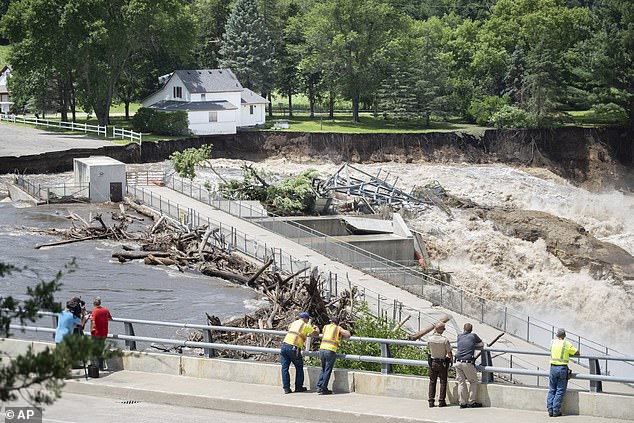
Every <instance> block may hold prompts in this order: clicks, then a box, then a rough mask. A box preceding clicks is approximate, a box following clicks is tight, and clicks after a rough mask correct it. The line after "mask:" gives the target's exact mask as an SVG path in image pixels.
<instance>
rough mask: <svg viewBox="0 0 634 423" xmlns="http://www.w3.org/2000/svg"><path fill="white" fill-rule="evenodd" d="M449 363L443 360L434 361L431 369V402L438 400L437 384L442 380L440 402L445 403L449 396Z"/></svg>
mask: <svg viewBox="0 0 634 423" xmlns="http://www.w3.org/2000/svg"><path fill="white" fill-rule="evenodd" d="M448 370H449V369H448V367H447V362H446V361H445V360H444V359H442V360H437V359H433V360H432V362H431V367H430V368H429V401H434V398H436V382H437V381H438V378H440V396H439V397H438V402H440V403H443V402H445V397H446V396H447V372H448Z"/></svg>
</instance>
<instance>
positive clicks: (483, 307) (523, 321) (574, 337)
mask: <svg viewBox="0 0 634 423" xmlns="http://www.w3.org/2000/svg"><path fill="white" fill-rule="evenodd" d="M165 183H166V185H167V186H168V187H170V188H172V189H174V190H175V191H178V192H180V193H182V194H185V195H187V196H189V197H191V198H193V199H196V200H198V201H200V202H202V203H205V204H208V205H210V206H212V207H216V208H219V207H217V205H218V204H222V205H223V208H221V210H222V211H225V212H227V213H230V214H233V215H235V216H237V217H240V218H248V219H249V222H252V223H255V224H258V225H260V226H262V227H264V228H266V229H268V230H271V231H273V232H275V233H278V234H280V235H282V236H284V237H286V238H288V239H290V240H293V241H295V242H297V243H298V244H301V245H304V246H307V247H309V248H311V249H313V250H316V251H319V252H320V253H322V254H324V255H325V256H327V257H329V258H331V259H333V260H336V261H339V262H342V263H346V264H350V265H352V266H354V267H357V268H359V269H361V270H363V271H364V272H367V273H369V274H372V275H374V276H376V277H378V278H379V279H382V280H385V281H387V282H390V283H391V284H393V285H396V286H398V287H400V288H402V289H405V290H406V291H409V292H411V293H413V294H415V295H419V296H421V297H422V298H425V299H427V300H429V301H431V302H432V303H434V304H438V305H439V306H441V307H444V308H447V309H449V310H453V311H455V312H457V313H460V314H462V315H464V316H468V317H471V318H473V319H477V320H478V321H480V322H481V323H486V324H487V325H489V326H492V327H494V328H497V329H500V330H502V331H504V332H506V333H509V334H512V335H514V336H517V337H518V338H520V339H523V340H525V341H527V342H530V343H533V344H535V345H548V343H549V342H550V340H551V339H553V337H554V335H555V332H556V329H557V327H556V326H555V325H554V324H552V323H547V322H544V321H542V320H540V319H537V318H535V317H532V316H530V315H528V314H525V313H522V312H520V311H517V310H513V309H510V308H509V307H507V306H505V305H503V304H499V303H497V302H495V301H492V300H488V299H486V298H484V297H481V296H479V295H477V294H474V293H471V292H468V291H465V290H463V289H461V288H457V287H455V286H453V285H451V284H449V283H447V282H445V281H443V280H441V279H438V278H436V277H434V276H432V275H428V274H426V273H424V272H421V271H419V270H417V269H416V268H411V267H407V266H404V265H402V264H399V263H397V262H394V261H391V260H388V259H385V258H383V257H381V256H378V255H376V254H374V253H371V252H368V251H365V250H363V249H361V248H359V247H357V246H354V245H352V244H348V243H346V242H342V241H340V240H335V239H333V238H332V237H329V236H328V235H326V234H323V233H321V232H318V231H316V230H314V229H312V228H309V227H307V226H304V225H302V224H300V223H298V222H291V221H287V220H286V219H284V218H282V217H279V216H275V215H272V214H270V213H269V214H267V213H266V212H264V213H262V212H260V211H259V210H252V209H249V207H248V205H246V204H245V203H244V202H239V201H233V202H232V201H231V200H220V199H219V196H218V194H217V193H214V192H210V191H208V190H207V189H206V188H204V187H201V186H199V185H196V184H193V183H192V182H190V181H186V180H184V179H182V178H178V177H176V176H173V175H171V176H169V177H167V176H166V177H165ZM227 203H229V204H227ZM231 203H233V205H232V204H231ZM568 336H569V339H570V340H571V342H573V343H575V344H576V346H577V348H579V349H580V350H582V351H584V352H587V353H590V354H592V353H594V354H605V355H610V354H617V355H623V354H622V353H620V352H619V351H617V350H615V349H613V348H610V347H608V346H606V345H602V344H600V343H598V342H595V341H593V340H591V339H588V338H586V337H583V336H581V335H579V334H575V333H574V332H571V331H568ZM606 365H607V363H606ZM630 365H631V366H634V365H632V364H631V363H630ZM606 371H607V369H606ZM630 371H631V368H630Z"/></svg>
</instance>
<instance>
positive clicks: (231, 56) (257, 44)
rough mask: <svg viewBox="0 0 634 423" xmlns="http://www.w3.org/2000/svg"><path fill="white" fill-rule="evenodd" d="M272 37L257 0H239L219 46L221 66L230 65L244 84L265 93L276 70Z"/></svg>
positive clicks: (226, 66)
mask: <svg viewBox="0 0 634 423" xmlns="http://www.w3.org/2000/svg"><path fill="white" fill-rule="evenodd" d="M271 47H272V44H271V39H270V37H269V35H268V33H267V31H266V28H265V26H264V20H263V18H262V16H261V15H260V12H259V11H258V5H257V2H256V1H255V0H237V1H236V3H235V6H234V7H233V10H232V11H231V15H230V16H229V19H228V20H227V25H226V26H225V32H224V34H223V35H222V45H221V47H220V52H219V54H220V66H221V67H224V68H229V69H231V70H232V71H233V73H234V74H235V75H236V77H237V78H238V80H239V81H240V82H241V83H242V85H243V86H245V87H247V88H250V89H252V90H253V91H258V92H261V93H264V92H266V91H267V89H268V88H269V87H270V81H271V80H270V74H271V72H272V71H273V50H272V48H271Z"/></svg>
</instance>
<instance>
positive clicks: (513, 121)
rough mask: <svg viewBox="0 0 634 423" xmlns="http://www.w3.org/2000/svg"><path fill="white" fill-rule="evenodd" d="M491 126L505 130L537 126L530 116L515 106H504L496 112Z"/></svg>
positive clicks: (490, 122) (491, 120)
mask: <svg viewBox="0 0 634 423" xmlns="http://www.w3.org/2000/svg"><path fill="white" fill-rule="evenodd" d="M489 124H490V125H492V126H495V127H496V128H498V129H504V128H531V127H533V126H535V125H534V124H533V119H532V118H531V116H530V114H528V113H527V112H526V111H524V110H522V109H520V108H519V107H515V106H508V105H507V106H504V107H502V108H501V109H500V110H498V111H497V112H495V113H494V114H493V115H492V116H491V118H490V120H489Z"/></svg>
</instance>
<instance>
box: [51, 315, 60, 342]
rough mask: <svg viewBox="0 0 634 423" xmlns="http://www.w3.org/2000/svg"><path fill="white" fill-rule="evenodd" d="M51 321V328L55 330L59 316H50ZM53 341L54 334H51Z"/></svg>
mask: <svg viewBox="0 0 634 423" xmlns="http://www.w3.org/2000/svg"><path fill="white" fill-rule="evenodd" d="M51 320H52V321H53V328H54V329H57V324H58V323H59V316H58V315H57V314H55V315H53V316H51ZM53 339H55V332H53Z"/></svg>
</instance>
